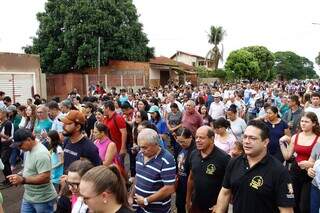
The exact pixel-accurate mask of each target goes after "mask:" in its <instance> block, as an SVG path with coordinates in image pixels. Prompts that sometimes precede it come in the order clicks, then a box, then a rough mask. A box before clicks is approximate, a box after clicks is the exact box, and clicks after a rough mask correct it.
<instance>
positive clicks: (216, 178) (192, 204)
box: [186, 126, 230, 213]
mask: <svg viewBox="0 0 320 213" xmlns="http://www.w3.org/2000/svg"><path fill="white" fill-rule="evenodd" d="M213 137H214V132H213V130H212V128H211V127H209V126H202V127H200V128H199V129H198V130H197V132H196V148H197V150H194V151H193V152H192V153H191V154H190V160H189V163H190V168H191V170H190V174H189V178H188V183H187V198H186V208H187V209H188V211H189V212H191V213H197V212H201V213H206V212H211V210H210V209H211V208H212V207H213V206H214V205H216V202H217V198H218V194H219V191H220V189H221V186H222V180H223V176H224V173H225V169H226V167H227V165H228V162H229V160H230V156H229V155H228V154H227V153H225V152H224V151H222V150H221V149H219V148H218V147H216V146H214V141H213ZM191 200H192V201H191Z"/></svg>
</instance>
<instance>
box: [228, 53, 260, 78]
mask: <svg viewBox="0 0 320 213" xmlns="http://www.w3.org/2000/svg"><path fill="white" fill-rule="evenodd" d="M225 70H226V72H227V76H232V77H233V78H234V79H249V80H254V79H260V77H261V76H260V75H259V74H260V67H259V61H258V60H257V59H256V58H255V56H254V54H253V53H251V52H249V51H248V50H245V49H240V50H235V51H232V52H231V53H230V54H229V56H228V58H227V61H226V64H225Z"/></svg>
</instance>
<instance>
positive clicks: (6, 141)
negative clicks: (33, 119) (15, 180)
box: [0, 108, 13, 187]
mask: <svg viewBox="0 0 320 213" xmlns="http://www.w3.org/2000/svg"><path fill="white" fill-rule="evenodd" d="M12 136H13V124H12V123H11V121H10V120H9V119H8V114H7V111H6V109H5V108H1V109H0V148H1V160H2V162H3V164H4V169H3V174H4V176H5V177H6V176H8V175H11V174H12V171H11V165H10V155H11V152H12V148H11V147H10V145H11V142H12ZM1 184H2V185H3V187H9V186H10V182H9V180H8V178H6V179H5V180H4V181H3V182H2V183H1Z"/></svg>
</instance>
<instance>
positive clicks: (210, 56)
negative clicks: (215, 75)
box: [206, 26, 226, 70]
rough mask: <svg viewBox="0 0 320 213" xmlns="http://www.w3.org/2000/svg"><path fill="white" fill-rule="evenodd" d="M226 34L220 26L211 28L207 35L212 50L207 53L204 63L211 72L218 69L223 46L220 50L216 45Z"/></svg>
mask: <svg viewBox="0 0 320 213" xmlns="http://www.w3.org/2000/svg"><path fill="white" fill-rule="evenodd" d="M225 34H226V32H225V31H224V30H223V28H222V27H221V26H218V27H215V26H211V28H210V33H208V37H209V43H210V44H213V45H214V46H213V48H212V49H211V50H210V51H209V52H208V53H207V56H206V62H207V64H208V67H210V68H212V69H213V70H216V69H218V65H219V61H220V59H221V60H223V44H221V50H220V49H219V47H218V45H219V44H220V42H221V41H222V40H223V37H224V36H225Z"/></svg>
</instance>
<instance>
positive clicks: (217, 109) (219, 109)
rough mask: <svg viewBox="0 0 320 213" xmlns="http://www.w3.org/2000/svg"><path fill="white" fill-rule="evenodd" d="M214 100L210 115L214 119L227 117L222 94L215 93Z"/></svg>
mask: <svg viewBox="0 0 320 213" xmlns="http://www.w3.org/2000/svg"><path fill="white" fill-rule="evenodd" d="M213 98H214V101H213V102H212V103H211V105H210V109H209V115H210V116H211V117H212V119H218V118H221V117H225V106H224V103H223V102H222V101H221V94H220V93H219V92H215V93H214V95H213Z"/></svg>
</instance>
